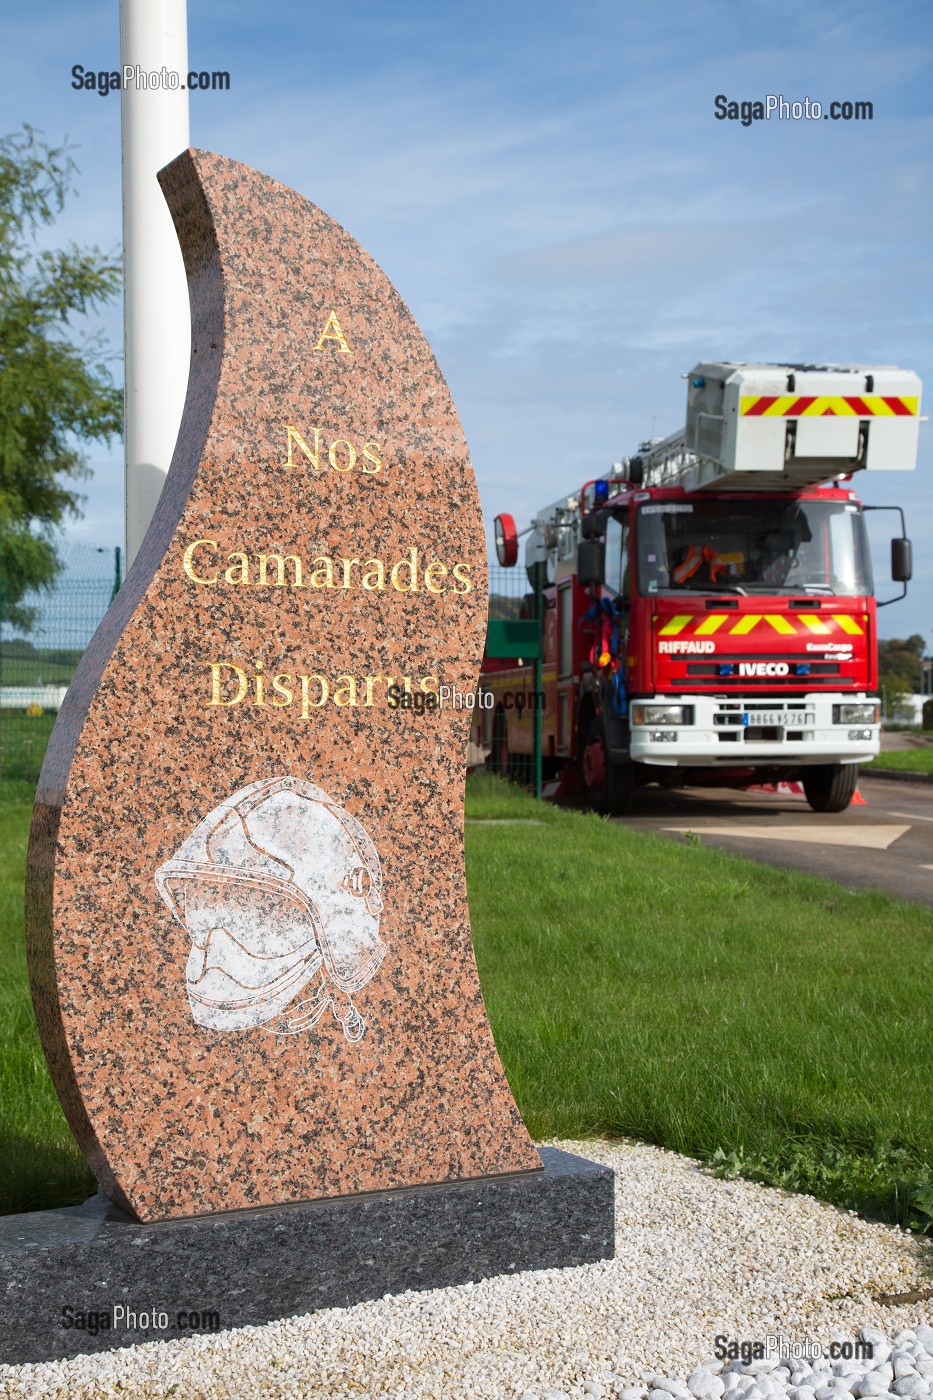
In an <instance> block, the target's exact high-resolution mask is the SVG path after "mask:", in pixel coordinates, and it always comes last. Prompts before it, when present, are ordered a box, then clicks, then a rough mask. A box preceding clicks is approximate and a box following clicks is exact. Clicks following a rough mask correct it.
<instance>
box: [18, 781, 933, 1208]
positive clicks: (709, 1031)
mask: <svg viewBox="0 0 933 1400" xmlns="http://www.w3.org/2000/svg"><path fill="white" fill-rule="evenodd" d="M30 804H31V789H30V788H29V787H28V785H26V784H13V783H7V784H0V835H2V846H0V850H2V865H0V938H2V940H3V952H4V954H5V966H6V968H7V977H6V979H5V981H4V986H3V988H2V993H0V996H2V999H0V1043H2V1057H0V1066H2V1068H0V1142H3V1144H4V1145H5V1148H6V1150H5V1152H3V1153H0V1208H2V1209H5V1210H24V1209H35V1208H37V1207H39V1206H44V1205H51V1204H56V1203H63V1202H65V1201H76V1200H81V1199H83V1198H84V1197H85V1196H86V1195H88V1194H90V1192H91V1191H92V1190H93V1186H94V1183H93V1180H92V1178H91V1177H90V1174H89V1173H88V1171H87V1169H86V1168H85V1166H84V1164H83V1159H82V1158H81V1156H80V1154H79V1153H78V1151H77V1148H76V1147H75V1146H74V1144H73V1142H72V1140H71V1135H70V1133H69V1130H68V1128H67V1126H66V1124H65V1121H64V1118H63V1117H62V1114H61V1112H60V1110H59V1108H58V1104H57V1100H56V1098H55V1095H54V1091H53V1090H52V1087H51V1083H50V1081H49V1079H48V1076H47V1073H46V1070H45V1064H44V1060H43V1058H42V1052H41V1049H40V1047H39V1041H38V1037H37V1034H36V1031H35V1026H34V1023H33V1019H32V1010H31V1003H30V1001H29V994H28V987H27V984H26V970H25V958H24V956H23V951H22V939H23V933H22V870H23V859H24V853H25V843H26V832H27V828H28V820H29V810H30ZM467 813H468V823H467V832H466V845H467V872H468V882H469V891H470V908H471V913H472V918H473V927H474V935H475V940H476V952H477V959H478V962H479V967H480V974H481V977H482V982H483V988H484V991H485V994H486V999H487V1005H488V1007H489V1011H490V1016H491V1019H492V1023H493V1029H494V1031H495V1034H496V1040H497V1043H498V1045H499V1048H500V1052H501V1054H502V1058H503V1062H504V1064H505V1068H506V1071H507V1073H508V1076H509V1080H510V1083H511V1085H512V1088H513V1090H514V1092H515V1094H516V1097H517V1099H518V1102H519V1106H520V1108H521V1110H522V1112H523V1114H524V1115H525V1118H526V1121H527V1122H528V1125H529V1127H530V1129H531V1131H532V1133H534V1134H535V1136H537V1137H545V1136H550V1135H561V1136H567V1137H578V1136H583V1135H586V1134H598V1135H604V1136H608V1137H617V1136H632V1137H638V1138H643V1139H645V1140H647V1141H649V1142H655V1143H660V1144H663V1145H664V1146H666V1147H670V1148H673V1149H675V1150H677V1151H681V1152H687V1153H690V1154H692V1155H695V1156H698V1157H701V1158H703V1159H705V1160H707V1161H711V1162H715V1163H716V1164H717V1165H718V1167H719V1170H720V1171H721V1172H722V1173H723V1174H724V1175H729V1174H735V1173H737V1172H742V1173H744V1174H746V1175H752V1176H756V1177H758V1178H760V1179H764V1180H768V1181H774V1182H777V1183H780V1184H783V1185H786V1186H789V1187H791V1188H794V1189H798V1190H806V1191H810V1192H812V1193H813V1194H814V1195H817V1196H821V1197H823V1198H824V1199H827V1200H834V1201H837V1202H838V1203H839V1204H842V1205H846V1206H851V1207H855V1208H858V1209H861V1210H863V1211H866V1212H867V1213H871V1214H874V1215H877V1216H880V1217H881V1218H885V1219H897V1220H900V1221H901V1222H903V1223H908V1222H909V1223H911V1224H912V1225H913V1226H914V1227H915V1228H924V1227H933V1095H931V1093H930V1064H931V1060H933V998H931V997H930V994H929V988H930V984H931V976H933V913H931V911H929V910H927V909H925V908H922V907H919V906H916V905H912V904H906V903H901V902H900V901H898V900H895V899H892V898H889V897H887V896H885V895H882V894H873V893H865V892H861V893H858V894H849V893H847V892H845V891H844V890H842V889H840V888H839V887H838V886H835V885H833V884H831V883H829V882H827V881H822V880H817V879H812V878H808V877H804V876H796V875H793V874H788V873H787V872H786V871H782V870H781V871H779V870H769V869H768V868H767V867H766V866H762V865H760V864H759V863H757V862H752V861H746V860H742V859H740V858H738V857H733V856H728V855H725V854H723V853H720V852H716V851H711V850H707V849H704V848H703V847H702V846H696V847H694V846H680V845H677V844H675V843H673V842H670V841H667V840H664V839H663V838H660V837H652V836H646V835H642V834H640V833H636V832H632V831H629V830H627V829H626V828H624V827H622V826H620V825H618V824H614V823H609V822H606V821H603V820H602V819H600V818H598V817H595V816H592V815H589V814H584V813H579V812H570V811H565V810H561V809H558V808H555V807H551V806H548V805H547V804H537V803H535V802H534V801H533V800H532V799H531V798H529V797H527V796H526V795H525V794H524V793H522V792H521V791H519V790H517V789H514V788H509V787H507V786H506V785H504V784H502V783H500V782H498V781H497V780H496V779H488V778H479V779H476V780H472V779H471V781H470V784H469V785H468V804H467ZM490 819H494V821H495V824H493V822H492V821H490ZM496 819H497V820H496ZM503 822H504V823H505V824H502V823H503Z"/></svg>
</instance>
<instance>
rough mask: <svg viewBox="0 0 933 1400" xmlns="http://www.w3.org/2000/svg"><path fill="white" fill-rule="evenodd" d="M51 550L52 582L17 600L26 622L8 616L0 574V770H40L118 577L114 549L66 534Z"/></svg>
mask: <svg viewBox="0 0 933 1400" xmlns="http://www.w3.org/2000/svg"><path fill="white" fill-rule="evenodd" d="M56 553H57V554H58V557H59V559H60V561H61V570H60V572H59V574H58V577H57V579H56V581H55V583H54V584H53V586H52V587H51V588H50V589H48V590H42V591H40V592H36V593H28V594H26V595H25V597H24V598H23V599H22V600H21V604H20V606H21V607H23V608H26V609H28V610H29V612H30V613H31V620H30V621H29V622H28V623H25V622H20V623H19V624H14V623H12V622H10V621H9V620H8V618H7V615H6V612H5V610H4V607H3V581H2V579H0V778H7V779H22V780H25V781H27V782H32V783H34V782H35V781H36V780H37V778H38V777H39V769H40V768H41V767H42V758H43V755H44V753H45V747H46V744H47V743H48V739H49V735H50V734H51V732H52V725H53V724H54V723H55V717H56V715H57V714H58V709H59V706H60V705H61V702H62V699H63V697H64V694H65V691H66V690H67V689H68V684H69V682H70V680H71V677H72V676H73V675H74V671H75V667H76V666H77V664H78V660H79V658H80V656H81V653H82V652H83V651H84V649H85V647H86V646H87V644H88V642H89V641H90V640H91V637H92V636H93V635H94V632H95V631H96V629H97V626H98V624H99V622H100V620H101V618H102V617H103V615H104V613H105V612H106V611H107V608H108V607H109V606H110V601H111V599H112V598H113V596H114V594H115V592H116V590H117V589H118V588H119V586H120V583H121V557H120V555H121V552H120V550H119V549H113V548H110V549H104V548H97V547H96V546H94V545H89V544H79V543H75V542H69V541H64V542H61V543H59V544H57V545H56Z"/></svg>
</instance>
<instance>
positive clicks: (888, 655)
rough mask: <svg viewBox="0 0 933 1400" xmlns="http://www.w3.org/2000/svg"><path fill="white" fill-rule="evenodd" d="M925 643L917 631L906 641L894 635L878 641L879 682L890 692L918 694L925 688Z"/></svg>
mask: <svg viewBox="0 0 933 1400" xmlns="http://www.w3.org/2000/svg"><path fill="white" fill-rule="evenodd" d="M925 645H926V644H925V642H924V640H923V638H922V637H921V636H920V634H919V633H917V632H915V633H914V635H913V636H912V637H908V638H907V640H906V641H904V640H902V639H901V638H900V637H892V638H890V640H888V641H886V642H879V643H878V673H879V683H880V684H881V685H883V686H884V687H885V689H886V690H887V691H888V692H889V693H890V694H893V693H894V692H898V693H900V694H902V695H916V694H917V693H919V691H921V690H922V689H923V682H922V673H923V667H922V665H921V662H922V660H923V652H924V648H925Z"/></svg>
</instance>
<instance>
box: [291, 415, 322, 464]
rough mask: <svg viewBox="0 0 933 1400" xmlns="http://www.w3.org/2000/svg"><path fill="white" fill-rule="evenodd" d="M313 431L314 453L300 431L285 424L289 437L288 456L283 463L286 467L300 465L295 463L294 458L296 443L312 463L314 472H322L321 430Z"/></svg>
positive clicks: (314, 429)
mask: <svg viewBox="0 0 933 1400" xmlns="http://www.w3.org/2000/svg"><path fill="white" fill-rule="evenodd" d="M311 431H312V433H313V434H314V451H313V452H312V450H311V448H310V447H309V446H308V444H307V443H306V442H305V440H304V438H303V437H302V436H301V433H300V432H299V431H298V429H297V428H295V427H293V426H292V424H291V423H286V424H285V432H286V433H287V435H288V456H287V458H286V460H285V462H284V463H283V465H284V466H286V467H297V466H299V465H300V464H299V463H298V462H296V461H295V459H294V457H293V456H292V446H293V444H294V443H297V444H298V446H299V448H300V449H301V451H302V452H303V453H304V454H305V456H306V457H307V459H308V461H309V462H310V463H311V465H312V467H313V468H314V470H315V471H316V472H319V471H320V470H321V430H320V428H312V429H311Z"/></svg>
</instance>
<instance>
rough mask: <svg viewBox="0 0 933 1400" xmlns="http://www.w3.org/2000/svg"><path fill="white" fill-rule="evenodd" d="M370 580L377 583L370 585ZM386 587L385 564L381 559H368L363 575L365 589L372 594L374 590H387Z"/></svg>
mask: <svg viewBox="0 0 933 1400" xmlns="http://www.w3.org/2000/svg"><path fill="white" fill-rule="evenodd" d="M370 579H374V580H375V582H373V583H370ZM385 586H386V566H385V564H383V562H382V560H381V559H367V560H366V565H365V572H364V574H363V587H364V588H368V589H369V590H370V592H372V591H373V590H374V589H382V588H385Z"/></svg>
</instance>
